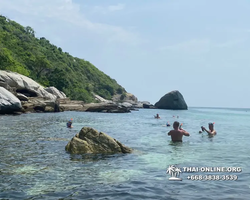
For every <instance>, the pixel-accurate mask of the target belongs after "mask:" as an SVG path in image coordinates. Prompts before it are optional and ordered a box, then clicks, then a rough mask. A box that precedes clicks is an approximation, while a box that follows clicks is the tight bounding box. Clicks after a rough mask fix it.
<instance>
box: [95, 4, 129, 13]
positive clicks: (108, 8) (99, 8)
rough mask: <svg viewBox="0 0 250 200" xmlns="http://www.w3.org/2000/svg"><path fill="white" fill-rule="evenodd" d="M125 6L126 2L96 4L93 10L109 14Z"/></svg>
mask: <svg viewBox="0 0 250 200" xmlns="http://www.w3.org/2000/svg"><path fill="white" fill-rule="evenodd" d="M124 8H125V4H117V5H110V6H94V7H93V8H92V9H91V10H92V12H93V13H98V14H108V13H112V12H115V11H120V10H123V9H124Z"/></svg>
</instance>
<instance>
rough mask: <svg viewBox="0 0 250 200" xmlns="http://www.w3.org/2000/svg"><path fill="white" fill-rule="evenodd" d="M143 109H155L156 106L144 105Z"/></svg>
mask: <svg viewBox="0 0 250 200" xmlns="http://www.w3.org/2000/svg"><path fill="white" fill-rule="evenodd" d="M143 108H149V109H155V106H154V105H152V104H150V103H143Z"/></svg>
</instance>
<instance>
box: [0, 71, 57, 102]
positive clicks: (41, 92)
mask: <svg viewBox="0 0 250 200" xmlns="http://www.w3.org/2000/svg"><path fill="white" fill-rule="evenodd" d="M0 83H1V85H3V86H5V88H11V89H12V90H14V92H16V93H21V94H23V95H25V96H26V97H43V98H47V99H53V100H55V99H56V98H57V97H56V96H55V95H53V94H51V93H49V92H47V91H46V90H45V89H44V87H43V86H41V85H40V84H38V83H37V82H35V81H33V80H32V79H30V78H28V77H27V76H23V75H21V74H18V73H16V72H10V71H4V70H0ZM8 90H9V89H8ZM9 91H10V90H9Z"/></svg>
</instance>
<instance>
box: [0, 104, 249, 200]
mask: <svg viewBox="0 0 250 200" xmlns="http://www.w3.org/2000/svg"><path fill="white" fill-rule="evenodd" d="M227 112H228V113H227ZM155 113H159V115H160V116H161V120H156V119H154V118H153V117H152V116H154V115H155ZM229 114H233V115H231V116H230V115H229ZM173 115H174V116H176V115H179V119H178V120H179V121H180V122H181V123H183V128H184V129H185V130H188V132H189V133H190V137H184V138H183V142H182V143H173V142H171V141H170V138H171V137H169V136H168V135H167V132H168V131H169V130H171V127H163V126H162V125H163V124H165V123H166V122H169V123H171V124H172V123H173V122H174V121H175V120H176V119H175V118H173V117H172V116H173ZM70 118H73V119H74V122H73V126H74V128H72V129H67V128H66V122H67V121H68V119H70ZM249 119H250V114H249V113H247V112H244V114H242V112H240V111H239V110H228V111H227V110H219V111H218V110H211V109H210V110H209V109H205V110H204V109H200V110H199V108H195V109H193V110H192V109H190V110H188V111H166V110H157V112H156V110H140V111H139V112H132V113H129V114H105V113H82V112H63V113H50V114H45V113H41V114H28V115H21V116H2V117H1V121H0V137H1V140H0V145H1V148H0V160H1V162H0V179H1V181H0V198H5V199H8V198H9V199H29V198H30V199H59V198H64V199H101V198H102V199H105V198H106V199H128V198H130V199H166V198H167V199H183V198H184V197H185V199H216V198H225V199H227V198H236V196H237V199H241V198H242V199H246V198H247V195H248V193H249V187H250V184H249V180H248V179H247V178H245V177H246V176H248V175H249V173H250V170H249V162H248V160H249V156H248V155H247V154H246V152H248V151H249V150H250V147H249V145H248V142H247V140H246V135H247V134H248V130H249V129H250V125H248V121H249ZM209 121H216V124H215V128H216V130H217V132H218V135H216V136H215V137H212V138H209V137H208V135H207V134H205V133H202V134H199V133H198V131H199V130H200V126H201V125H205V124H207V122H209ZM232 121H234V122H235V123H236V124H244V126H242V128H240V126H237V127H234V126H233V125H232V123H231V122H232ZM83 126H90V127H93V128H95V129H97V130H98V131H103V132H105V133H107V134H109V135H110V136H112V137H114V138H116V139H117V140H119V141H120V142H122V143H123V144H125V145H126V146H129V147H131V148H133V149H135V151H134V152H133V153H132V154H126V155H123V154H118V155H102V154H98V155H92V154H83V155H72V154H69V153H67V152H65V146H66V144H67V143H68V142H69V141H70V140H71V138H72V137H73V136H74V135H75V134H76V133H78V132H79V131H80V129H81V128H82V127H83ZM229 127H230V128H229ZM235 133H237V135H235ZM169 165H178V166H183V167H184V166H185V167H189V166H237V167H242V168H243V172H242V173H240V174H238V177H239V180H238V181H235V182H223V183H222V182H216V181H208V182H199V181H188V180H183V181H182V182H181V183H180V182H178V183H177V182H171V181H169V180H168V178H169V176H168V174H166V169H167V168H168V166H169ZM183 177H185V176H184V175H183ZM218 188H219V189H218ZM211 193H212V194H213V195H211ZM236 194H237V195H236Z"/></svg>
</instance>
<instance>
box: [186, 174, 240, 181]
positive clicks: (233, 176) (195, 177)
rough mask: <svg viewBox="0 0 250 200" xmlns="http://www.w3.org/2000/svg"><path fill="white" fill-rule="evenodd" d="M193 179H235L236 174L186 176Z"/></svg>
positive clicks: (236, 177) (236, 178)
mask: <svg viewBox="0 0 250 200" xmlns="http://www.w3.org/2000/svg"><path fill="white" fill-rule="evenodd" d="M187 179H188V180H193V181H236V180H238V176H237V175H191V176H188V177H187Z"/></svg>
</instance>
